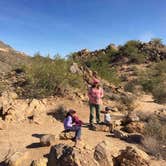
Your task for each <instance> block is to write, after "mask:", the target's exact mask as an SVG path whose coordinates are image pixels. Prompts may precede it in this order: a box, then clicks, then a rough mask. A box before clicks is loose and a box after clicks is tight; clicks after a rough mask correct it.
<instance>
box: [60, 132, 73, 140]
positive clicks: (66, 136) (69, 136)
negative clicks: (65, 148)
mask: <svg viewBox="0 0 166 166" xmlns="http://www.w3.org/2000/svg"><path fill="white" fill-rule="evenodd" d="M74 137H75V132H73V131H70V132H66V131H62V132H61V133H60V134H59V139H61V140H68V139H72V138H74Z"/></svg>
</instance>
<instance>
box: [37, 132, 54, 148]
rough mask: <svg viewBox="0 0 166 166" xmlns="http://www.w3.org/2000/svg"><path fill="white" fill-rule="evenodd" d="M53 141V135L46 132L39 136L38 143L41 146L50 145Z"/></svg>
mask: <svg viewBox="0 0 166 166" xmlns="http://www.w3.org/2000/svg"><path fill="white" fill-rule="evenodd" d="M54 143H55V135H51V134H46V135H43V136H42V137H41V138H40V144H41V145H42V146H50V145H53V144H54Z"/></svg>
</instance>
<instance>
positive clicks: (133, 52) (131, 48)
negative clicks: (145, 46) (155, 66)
mask: <svg viewBox="0 0 166 166" xmlns="http://www.w3.org/2000/svg"><path fill="white" fill-rule="evenodd" d="M139 44H140V42H139V41H135V40H131V41H128V42H127V43H126V44H125V45H124V46H122V47H121V49H120V51H119V53H120V54H122V55H124V56H126V57H128V58H129V62H131V63H138V64H140V63H144V62H145V60H146V54H143V53H140V52H139V49H138V46H139Z"/></svg>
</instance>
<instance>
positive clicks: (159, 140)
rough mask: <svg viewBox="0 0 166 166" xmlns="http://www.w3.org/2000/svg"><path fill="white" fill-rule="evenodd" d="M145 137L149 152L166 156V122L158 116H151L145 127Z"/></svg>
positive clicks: (145, 144)
mask: <svg viewBox="0 0 166 166" xmlns="http://www.w3.org/2000/svg"><path fill="white" fill-rule="evenodd" d="M144 134H145V138H144V141H143V142H142V143H143V145H144V147H145V148H146V150H147V152H148V153H150V154H152V155H157V156H158V155H159V156H160V155H161V156H163V157H164V156H166V153H165V151H164V149H163V146H165V145H166V122H165V121H160V120H159V119H158V118H157V117H156V116H152V117H151V118H149V121H148V123H147V125H145V128H144Z"/></svg>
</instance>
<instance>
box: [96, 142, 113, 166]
mask: <svg viewBox="0 0 166 166" xmlns="http://www.w3.org/2000/svg"><path fill="white" fill-rule="evenodd" d="M94 158H95V160H96V161H97V162H98V163H99V165H100V166H113V161H112V154H111V149H110V146H109V142H107V141H103V142H101V143H99V144H98V145H97V146H96V147H95V152H94Z"/></svg>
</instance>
